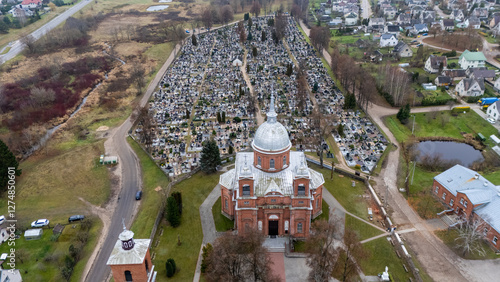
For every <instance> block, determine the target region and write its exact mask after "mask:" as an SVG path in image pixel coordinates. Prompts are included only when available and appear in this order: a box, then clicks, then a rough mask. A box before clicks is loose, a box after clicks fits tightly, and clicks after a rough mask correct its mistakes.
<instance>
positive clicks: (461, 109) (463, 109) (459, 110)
mask: <svg viewBox="0 0 500 282" xmlns="http://www.w3.org/2000/svg"><path fill="white" fill-rule="evenodd" d="M451 112H452V113H462V112H470V107H455V108H453V109H452V110H451Z"/></svg>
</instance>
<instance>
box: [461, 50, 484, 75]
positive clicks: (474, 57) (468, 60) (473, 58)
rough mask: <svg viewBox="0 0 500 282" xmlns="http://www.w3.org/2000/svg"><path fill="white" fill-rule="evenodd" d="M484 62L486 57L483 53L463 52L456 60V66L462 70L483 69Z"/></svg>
mask: <svg viewBox="0 0 500 282" xmlns="http://www.w3.org/2000/svg"><path fill="white" fill-rule="evenodd" d="M485 62H486V57H485V56H484V54H483V52H471V51H469V50H465V51H464V52H463V53H462V55H460V57H459V58H458V64H459V65H460V67H461V68H462V69H464V70H465V69H468V68H473V67H484V64H485Z"/></svg>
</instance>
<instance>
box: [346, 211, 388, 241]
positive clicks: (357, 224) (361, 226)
mask: <svg viewBox="0 0 500 282" xmlns="http://www.w3.org/2000/svg"><path fill="white" fill-rule="evenodd" d="M345 226H346V228H351V229H352V230H354V232H356V233H357V234H358V238H359V240H360V241H363V240H365V239H368V238H371V237H375V236H377V235H380V234H382V231H380V230H378V229H377V228H374V227H373V226H370V225H368V224H366V223H364V222H363V221H361V220H359V219H357V218H354V217H352V216H350V215H348V214H346V216H345Z"/></svg>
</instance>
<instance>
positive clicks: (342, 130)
mask: <svg viewBox="0 0 500 282" xmlns="http://www.w3.org/2000/svg"><path fill="white" fill-rule="evenodd" d="M337 133H338V134H339V135H340V137H342V138H343V137H345V134H344V126H343V125H342V123H340V124H339V126H338V127H337Z"/></svg>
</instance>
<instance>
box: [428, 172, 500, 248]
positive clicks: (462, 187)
mask: <svg viewBox="0 0 500 282" xmlns="http://www.w3.org/2000/svg"><path fill="white" fill-rule="evenodd" d="M432 190H433V193H434V195H435V196H436V197H437V198H438V199H439V200H440V201H441V202H442V203H443V204H444V205H445V206H447V207H448V208H449V209H453V210H454V212H455V213H456V214H457V215H459V216H460V217H461V218H463V219H464V220H471V219H477V218H480V219H482V220H484V222H485V224H484V235H485V237H486V240H487V241H488V242H489V243H491V245H492V246H493V247H495V249H497V250H500V242H498V239H499V238H500V186H496V185H494V184H492V183H491V182H490V181H488V180H487V179H486V178H484V177H483V176H481V175H480V174H478V173H477V172H475V171H473V170H471V169H468V168H466V167H463V166H461V165H455V166H454V167H452V168H450V169H448V170H446V171H444V172H443V173H441V174H439V175H437V176H436V177H434V183H433V188H432Z"/></svg>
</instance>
